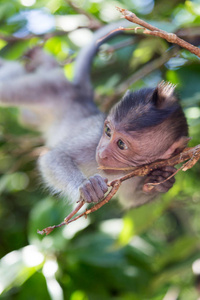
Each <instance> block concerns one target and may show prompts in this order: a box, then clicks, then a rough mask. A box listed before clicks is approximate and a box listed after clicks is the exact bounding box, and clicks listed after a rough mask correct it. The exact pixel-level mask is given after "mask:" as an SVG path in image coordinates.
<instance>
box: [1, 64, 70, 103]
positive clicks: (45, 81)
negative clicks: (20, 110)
mask: <svg viewBox="0 0 200 300" xmlns="http://www.w3.org/2000/svg"><path fill="white" fill-rule="evenodd" d="M12 77H14V76H13V74H12V75H11V76H10V78H9V79H8V80H6V81H1V80H0V103H2V104H5V105H6V106H8V105H10V106H33V105H36V104H37V105H44V104H47V105H48V104H52V103H55V102H56V101H59V99H63V98H64V96H65V97H66V95H67V96H71V94H72V93H73V88H72V85H71V83H69V82H68V81H67V80H66V78H65V76H64V74H63V71H62V69H59V68H56V69H53V70H52V71H51V72H46V70H44V71H42V70H41V71H40V72H35V73H26V74H25V75H24V76H23V75H22V76H16V77H15V78H12ZM0 78H1V73H0Z"/></svg>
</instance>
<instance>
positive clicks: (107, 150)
mask: <svg viewBox="0 0 200 300" xmlns="http://www.w3.org/2000/svg"><path fill="white" fill-rule="evenodd" d="M137 152H138V153H137ZM138 154H139V145H138V144H137V142H136V141H135V139H134V138H132V137H131V136H130V134H128V133H126V132H122V131H118V130H117V129H116V128H115V124H114V122H113V121H111V119H109V118H108V119H107V120H106V121H105V124H104V132H103V134H102V137H101V139H100V141H99V144H98V146H97V150H96V160H97V163H98V165H99V166H100V167H102V168H106V169H109V168H110V169H117V168H122V169H123V168H127V167H130V166H137V165H139V164H140V158H139V155H138Z"/></svg>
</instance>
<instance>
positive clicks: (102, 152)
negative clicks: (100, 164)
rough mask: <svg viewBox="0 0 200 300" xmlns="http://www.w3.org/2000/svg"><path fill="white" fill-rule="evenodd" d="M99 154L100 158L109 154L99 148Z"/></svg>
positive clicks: (104, 157)
mask: <svg viewBox="0 0 200 300" xmlns="http://www.w3.org/2000/svg"><path fill="white" fill-rule="evenodd" d="M98 155H99V158H100V159H107V154H106V152H105V151H104V150H99V153H98Z"/></svg>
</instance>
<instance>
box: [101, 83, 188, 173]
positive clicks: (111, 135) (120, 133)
mask: <svg viewBox="0 0 200 300" xmlns="http://www.w3.org/2000/svg"><path fill="white" fill-rule="evenodd" d="M174 88H175V86H174V85H172V84H169V83H165V82H161V83H160V84H159V85H158V86H157V87H156V88H155V89H152V88H144V89H141V90H139V91H136V92H130V91H128V92H127V93H126V94H125V96H124V97H123V99H122V100H121V101H120V102H119V103H118V104H116V105H115V106H114V107H113V109H112V110H111V112H110V114H109V115H108V117H107V119H106V120H105V123H104V130H103V134H102V137H101V139H100V141H99V144H98V146H97V151H96V160H97V163H98V164H99V166H100V167H103V168H105V169H109V168H110V169H117V168H127V167H130V166H133V167H136V166H139V165H143V164H148V163H151V162H153V161H156V160H159V159H167V158H169V157H171V156H173V155H175V154H178V153H179V152H181V151H182V150H183V149H184V148H185V147H186V145H187V143H188V140H189V138H188V137H187V135H188V126H187V122H186V119H185V116H184V113H183V111H182V108H181V107H180V105H179V103H178V99H177V97H176V96H175V94H174Z"/></svg>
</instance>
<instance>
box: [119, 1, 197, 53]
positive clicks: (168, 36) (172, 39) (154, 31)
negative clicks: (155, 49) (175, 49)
mask: <svg viewBox="0 0 200 300" xmlns="http://www.w3.org/2000/svg"><path fill="white" fill-rule="evenodd" d="M116 8H117V10H119V11H120V12H121V13H122V14H123V16H124V18H125V19H127V20H128V21H130V22H132V23H135V24H138V25H141V26H142V27H144V28H145V29H144V30H143V33H144V34H148V35H153V36H158V37H161V38H163V39H165V40H166V41H168V42H169V43H173V44H177V45H179V46H181V47H182V48H185V49H187V50H189V51H190V52H191V53H193V54H195V55H197V56H198V57H200V49H199V48H198V47H195V46H193V45H192V44H190V43H188V42H186V41H184V40H182V39H181V38H179V37H178V36H177V35H176V34H175V33H168V32H166V31H164V30H161V29H159V28H157V27H155V26H153V25H151V24H149V23H147V22H145V21H143V20H141V19H140V18H138V17H137V16H136V15H135V14H134V13H132V12H131V11H128V10H127V9H123V8H120V7H116ZM137 29H138V27H136V30H137ZM120 30H122V28H121V29H120ZM123 30H131V29H130V28H124V29H123Z"/></svg>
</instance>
